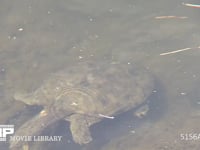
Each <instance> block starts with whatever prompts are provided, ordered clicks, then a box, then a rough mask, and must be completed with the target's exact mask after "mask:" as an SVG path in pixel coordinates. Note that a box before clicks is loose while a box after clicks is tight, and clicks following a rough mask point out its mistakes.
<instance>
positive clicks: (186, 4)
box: [182, 3, 200, 8]
mask: <svg viewBox="0 0 200 150" xmlns="http://www.w3.org/2000/svg"><path fill="white" fill-rule="evenodd" d="M182 4H183V5H185V6H188V7H193V8H200V5H198V4H191V3H182Z"/></svg>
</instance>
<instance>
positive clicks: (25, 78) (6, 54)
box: [0, 0, 200, 150]
mask: <svg viewBox="0 0 200 150" xmlns="http://www.w3.org/2000/svg"><path fill="white" fill-rule="evenodd" d="M182 2H183V1H180V0H175V1H174V0H173V1H172V0H171V1H164V0H160V1H158V0H152V1H150V2H147V1H144V0H134V1H130V0H124V1H122V0H101V1H97V0H85V1H84V2H83V1H81V0H57V1H54V0H43V1H40V2H39V1H38V2H36V1H34V0H29V1H27V0H21V1H19V0H15V1H12V2H11V1H7V0H2V1H1V2H0V19H1V22H0V27H1V28H0V33H1V34H0V69H1V70H2V69H3V71H0V83H1V85H0V98H1V99H0V100H1V103H2V105H1V107H0V111H1V117H0V124H6V123H14V124H17V126H20V124H22V123H23V122H25V121H26V120H28V119H29V118H31V117H33V116H34V114H35V113H37V112H38V109H39V108H32V107H31V108H29V107H28V108H27V107H26V105H25V104H23V103H19V102H16V101H14V99H13V93H14V92H15V91H17V90H26V91H32V90H33V89H35V88H37V87H38V86H39V85H40V83H41V82H42V81H43V80H44V79H45V78H46V77H47V76H48V74H49V73H52V72H56V71H57V70H62V68H65V67H66V66H68V65H70V64H73V63H76V62H78V61H87V60H95V61H107V60H108V61H112V62H120V61H121V62H127V63H135V62H136V63H138V64H140V65H141V66H144V67H145V68H147V69H148V70H149V71H150V72H151V73H152V74H154V76H155V78H156V80H157V81H156V82H157V83H156V85H157V90H156V91H155V93H153V96H152V97H151V98H150V100H149V101H151V103H150V111H149V113H148V114H147V116H145V117H144V118H142V119H137V118H134V117H133V118H132V116H131V115H130V114H123V115H122V116H119V118H120V119H119V120H117V121H116V122H115V121H114V122H112V121H104V122H102V123H99V124H97V125H95V126H93V127H92V128H91V130H92V134H93V137H94V141H93V142H92V143H91V144H88V145H83V146H79V145H77V144H75V143H73V141H72V139H71V134H70V132H69V128H68V127H69V124H68V123H66V122H59V123H56V124H55V125H52V126H51V127H49V128H48V129H46V131H44V133H43V134H44V135H63V137H64V140H63V141H62V142H56V143H52V142H49V143H48V142H44V143H43V142H39V143H36V144H34V143H33V144H32V146H31V147H30V149H42V150H46V149H48V150H51V149H55V148H56V149H59V150H63V149H66V147H67V149H69V150H75V149H76V150H91V149H92V150H94V149H95V150H112V149H115V150H118V149H120V148H121V147H123V149H127V150H129V149H133V148H134V149H138V150H144V149H152V150H153V149H154V150H155V149H156V150H157V149H165V150H168V149H197V148H198V147H199V139H196V140H194V139H192V140H186V139H183V140H181V135H184V137H186V136H187V134H188V133H192V134H194V133H195V134H199V131H200V128H199V114H200V113H199V112H200V105H199V101H200V99H199V97H200V95H199V88H200V86H199V83H200V79H199V74H200V72H199V65H198V64H199V57H200V51H199V48H197V47H198V46H199V40H200V36H199V35H200V34H199V33H200V31H199V24H200V22H199V19H198V16H199V11H200V9H198V8H192V7H187V6H184V5H182ZM185 3H186V2H185ZM188 3H196V4H198V1H191V2H188ZM157 16H177V18H168V19H166V18H165V19H156V18H155V17H157ZM178 17H186V18H185V19H183V18H178ZM185 48H191V49H189V50H187V51H183V52H179V53H174V54H169V55H164V56H161V55H160V54H161V53H166V52H170V51H175V50H179V49H185ZM104 131H106V132H104ZM152 139H153V140H152ZM0 144H1V146H2V149H5V150H7V149H8V144H5V143H3V142H1V143H0ZM119 145H120V146H119Z"/></svg>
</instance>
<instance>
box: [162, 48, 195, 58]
mask: <svg viewBox="0 0 200 150" xmlns="http://www.w3.org/2000/svg"><path fill="white" fill-rule="evenodd" d="M191 49H192V48H184V49H179V50H175V51H171V52H166V53H161V54H160V55H161V56H164V55H169V54H174V53H179V52H183V51H187V50H191Z"/></svg>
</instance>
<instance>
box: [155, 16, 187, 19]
mask: <svg viewBox="0 0 200 150" xmlns="http://www.w3.org/2000/svg"><path fill="white" fill-rule="evenodd" d="M187 18H188V17H186V16H157V17H155V19H187Z"/></svg>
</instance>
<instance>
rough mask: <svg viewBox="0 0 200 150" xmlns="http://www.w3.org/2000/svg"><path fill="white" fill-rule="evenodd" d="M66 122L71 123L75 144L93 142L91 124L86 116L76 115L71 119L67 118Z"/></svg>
mask: <svg viewBox="0 0 200 150" xmlns="http://www.w3.org/2000/svg"><path fill="white" fill-rule="evenodd" d="M66 120H68V121H70V130H71V133H72V137H73V140H74V142H76V143H78V144H80V145H82V144H87V143H89V142H91V141H92V137H91V133H90V130H89V127H90V124H89V123H88V121H87V119H86V117H85V116H84V115H81V114H74V115H71V116H70V118H66Z"/></svg>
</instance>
